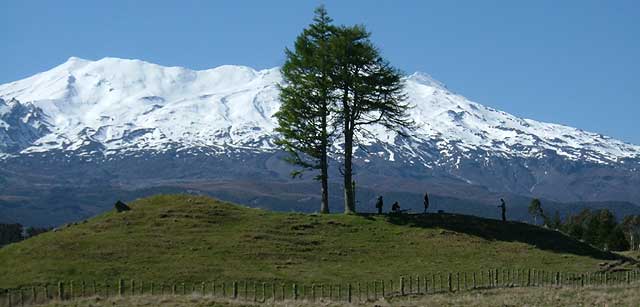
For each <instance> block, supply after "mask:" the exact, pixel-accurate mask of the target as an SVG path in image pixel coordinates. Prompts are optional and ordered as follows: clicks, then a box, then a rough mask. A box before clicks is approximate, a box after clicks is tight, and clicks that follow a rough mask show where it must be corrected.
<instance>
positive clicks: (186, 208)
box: [0, 195, 620, 288]
mask: <svg viewBox="0 0 640 307" xmlns="http://www.w3.org/2000/svg"><path fill="white" fill-rule="evenodd" d="M130 206H131V207H132V208H133V210H131V211H129V212H125V213H117V212H115V211H111V212H107V213H105V214H102V215H99V216H97V217H95V218H93V219H91V220H89V221H87V222H86V223H79V224H76V225H72V226H69V227H65V228H62V229H60V230H58V231H55V232H48V233H45V234H42V235H39V236H37V237H34V238H31V239H28V240H26V241H23V242H20V243H17V244H11V245H9V246H6V247H3V248H1V249H0V263H1V264H2V265H1V266H0V276H2V278H1V279H0V287H2V288H8V287H16V286H24V285H32V284H44V283H56V282H58V281H60V280H66V281H68V280H76V281H78V280H86V281H91V280H98V281H105V280H109V281H114V280H116V279H119V278H124V279H126V280H129V279H135V280H139V281H156V282H168V283H170V282H181V281H188V282H195V281H210V280H214V279H215V280H241V279H253V280H269V281H270V280H277V281H295V282H305V283H310V282H347V281H366V280H372V279H391V278H394V279H395V278H397V277H398V276H401V275H405V274H412V275H415V274H428V273H434V272H447V271H451V272H462V271H478V270H481V269H482V270H484V269H489V268H535V269H544V270H559V271H565V272H566V271H575V272H585V271H596V270H598V269H599V268H600V265H599V264H602V262H607V261H609V262H610V261H614V260H615V259H618V258H619V257H620V256H617V255H614V254H611V253H605V252H601V251H599V250H596V249H594V248H592V247H590V246H588V245H586V244H583V243H580V242H578V241H575V240H573V239H570V238H568V237H566V236H564V235H563V234H561V233H559V232H556V231H551V230H547V229H544V228H540V227H536V226H531V225H528V224H522V223H516V222H508V223H503V222H500V221H497V220H490V219H483V218H476V217H471V216H464V215H453V214H441V215H438V214H429V215H403V216H388V215H385V216H376V215H342V214H335V215H334V214H332V215H308V214H297V213H277V212H270V211H264V210H260V209H251V208H246V207H242V206H238V205H234V204H230V203H225V202H221V201H217V200H213V199H210V198H206V197H197V196H189V195H160V196H155V197H151V198H146V199H141V200H138V201H136V202H133V203H131V204H130Z"/></svg>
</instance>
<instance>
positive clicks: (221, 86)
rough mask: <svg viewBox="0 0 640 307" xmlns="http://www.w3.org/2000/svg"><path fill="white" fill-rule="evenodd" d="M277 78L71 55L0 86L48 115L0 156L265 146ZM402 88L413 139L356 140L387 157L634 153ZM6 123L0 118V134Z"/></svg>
mask: <svg viewBox="0 0 640 307" xmlns="http://www.w3.org/2000/svg"><path fill="white" fill-rule="evenodd" d="M279 82H282V78H281V75H280V73H279V70H278V68H273V69H267V70H261V71H256V70H253V69H251V68H248V67H243V66H220V67H217V68H213V69H209V70H202V71H193V70H189V69H186V68H181V67H163V66H159V65H156V64H151V63H147V62H143V61H139V60H126V59H117V58H104V59H102V60H99V61H88V60H83V59H79V58H70V59H69V60H68V61H67V62H65V63H64V64H62V65H60V66H58V67H55V68H53V69H51V70H49V71H46V72H43V73H39V74H37V75H34V76H32V77H29V78H26V79H23V80H19V81H16V82H12V83H8V84H4V85H0V97H1V98H4V99H5V100H10V99H13V98H15V99H17V100H19V101H20V102H22V103H27V104H29V105H32V106H33V107H34V108H38V109H39V110H41V111H42V113H43V114H42V116H46V117H47V120H46V121H43V124H44V125H46V128H47V133H43V134H42V135H39V137H38V138H37V139H35V140H30V141H32V143H31V144H28V145H29V146H21V147H20V148H19V150H15V151H14V152H11V150H9V149H8V148H9V147H8V146H6V144H5V146H0V152H4V153H12V154H19V153H30V152H43V151H47V150H51V149H62V150H65V151H79V150H80V149H83V151H82V152H83V153H95V152H101V153H103V154H107V155H109V154H112V153H119V152H135V151H137V150H141V149H151V150H164V149H166V148H167V147H168V146H178V147H184V148H190V147H208V148H216V149H217V150H220V151H224V150H225V148H230V147H232V148H241V149H250V150H272V149H273V148H274V147H273V145H272V142H271V140H272V138H273V136H274V132H273V129H274V128H275V125H276V122H275V120H274V118H272V115H273V114H274V113H275V112H276V111H277V110H278V107H279V105H280V102H279V100H278V89H277V84H278V83H279ZM406 92H407V94H408V97H409V100H410V103H411V104H412V105H414V106H415V107H414V108H413V109H412V110H411V115H412V117H413V118H414V120H415V121H416V122H417V124H418V125H419V128H418V130H417V131H416V132H415V134H414V136H413V137H412V138H411V139H409V140H406V139H400V138H399V137H398V136H397V135H396V134H395V133H393V132H388V131H385V130H384V129H383V128H382V127H373V128H372V129H371V131H372V132H373V135H374V137H373V138H372V137H369V138H368V139H367V140H365V143H367V144H374V143H380V144H382V145H383V146H384V147H385V148H386V149H387V151H388V152H389V153H388V154H387V155H385V158H386V159H389V160H393V159H394V155H393V153H392V151H398V150H401V151H404V152H405V154H406V156H410V157H416V158H419V160H420V161H422V162H423V163H427V161H428V160H429V159H426V158H425V156H428V155H429V154H428V153H427V152H425V149H424V148H425V146H424V145H425V144H430V145H429V146H431V147H432V148H436V150H437V151H438V152H439V154H440V155H441V156H443V157H445V158H446V157H452V156H454V155H463V156H464V155H465V154H467V153H471V152H474V151H478V150H481V151H485V152H489V153H491V154H494V155H501V156H504V157H537V156H540V155H543V154H544V152H545V151H546V150H551V151H554V152H556V153H557V154H558V155H562V156H564V157H566V158H567V159H571V160H588V161H592V162H597V163H609V162H615V161H619V160H620V159H623V158H638V157H640V146H635V145H631V144H627V143H624V142H621V141H618V140H615V139H611V138H608V137H605V136H602V135H599V134H595V133H590V132H585V131H582V130H578V129H574V128H570V127H566V126H561V125H555V124H547V123H541V122H537V121H534V120H530V119H522V118H518V117H516V116H513V115H510V114H507V113H504V112H501V111H497V110H494V109H491V108H488V107H485V106H482V105H480V104H477V103H474V102H471V101H469V100H467V99H466V98H464V97H462V96H459V95H456V94H454V93H452V92H450V91H449V90H448V89H447V88H446V87H445V86H444V85H443V84H442V83H440V82H438V81H436V80H434V79H433V78H431V77H429V76H428V75H425V74H421V73H416V74H413V75H411V76H408V77H407V78H406ZM0 106H1V105H0ZM2 110H3V109H2V108H0V114H1V113H2ZM7 126H8V124H7V123H6V122H0V131H1V129H5V130H6V129H7V128H6V127H7ZM0 142H4V143H6V141H4V140H3V139H1V138H0Z"/></svg>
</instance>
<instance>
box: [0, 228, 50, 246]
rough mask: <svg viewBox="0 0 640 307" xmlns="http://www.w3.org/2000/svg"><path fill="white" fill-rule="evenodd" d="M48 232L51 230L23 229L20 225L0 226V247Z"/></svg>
mask: <svg viewBox="0 0 640 307" xmlns="http://www.w3.org/2000/svg"><path fill="white" fill-rule="evenodd" d="M49 230H51V228H40V227H27V228H26V229H25V228H24V227H23V226H22V225H21V224H0V246H4V245H7V244H11V243H15V242H20V241H22V240H24V239H27V238H31V237H33V236H37V235H39V234H41V233H44V232H47V231H49Z"/></svg>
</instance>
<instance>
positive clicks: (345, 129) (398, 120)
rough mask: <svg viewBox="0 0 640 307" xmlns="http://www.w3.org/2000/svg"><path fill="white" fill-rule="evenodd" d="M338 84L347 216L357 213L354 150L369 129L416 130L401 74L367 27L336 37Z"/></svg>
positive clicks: (345, 29) (343, 29) (338, 33)
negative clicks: (374, 43)
mask: <svg viewBox="0 0 640 307" xmlns="http://www.w3.org/2000/svg"><path fill="white" fill-rule="evenodd" d="M331 54H332V55H333V56H335V61H336V63H335V65H336V66H335V72H334V76H333V81H334V84H335V86H336V88H337V92H338V93H339V95H340V102H339V103H338V104H337V113H336V114H337V125H338V126H339V128H340V129H342V134H343V137H344V159H343V163H344V165H343V168H342V170H341V171H342V173H343V177H344V178H343V179H344V198H345V213H355V212H356V206H355V195H354V189H353V187H354V184H353V183H354V181H353V166H352V159H353V150H354V148H356V147H357V146H358V143H359V141H358V139H357V138H358V136H361V135H363V134H365V133H366V132H367V130H366V127H367V126H368V125H372V124H379V125H382V126H384V127H386V128H388V129H393V130H396V131H397V132H400V133H401V134H404V133H403V132H406V131H409V130H410V129H411V128H412V127H413V124H414V123H413V122H412V121H411V120H410V119H409V118H408V116H407V110H408V109H409V105H408V104H407V103H405V98H406V96H405V94H404V92H403V85H404V83H403V81H402V75H401V73H400V72H399V71H398V70H397V69H395V68H393V67H392V66H391V65H390V64H389V62H387V61H386V60H385V59H383V58H382V57H381V56H380V52H379V51H378V49H377V48H376V47H375V46H374V45H373V43H372V42H371V40H370V33H369V32H367V30H366V29H365V28H364V27H363V26H352V27H340V28H338V29H337V31H336V35H334V36H333V39H332V44H331Z"/></svg>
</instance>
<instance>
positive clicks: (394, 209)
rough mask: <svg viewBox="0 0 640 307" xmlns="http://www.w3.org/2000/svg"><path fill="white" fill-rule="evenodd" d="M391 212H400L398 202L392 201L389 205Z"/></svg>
mask: <svg viewBox="0 0 640 307" xmlns="http://www.w3.org/2000/svg"><path fill="white" fill-rule="evenodd" d="M391 212H393V213H400V212H402V211H401V210H400V204H398V202H395V203H393V205H392V206H391Z"/></svg>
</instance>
